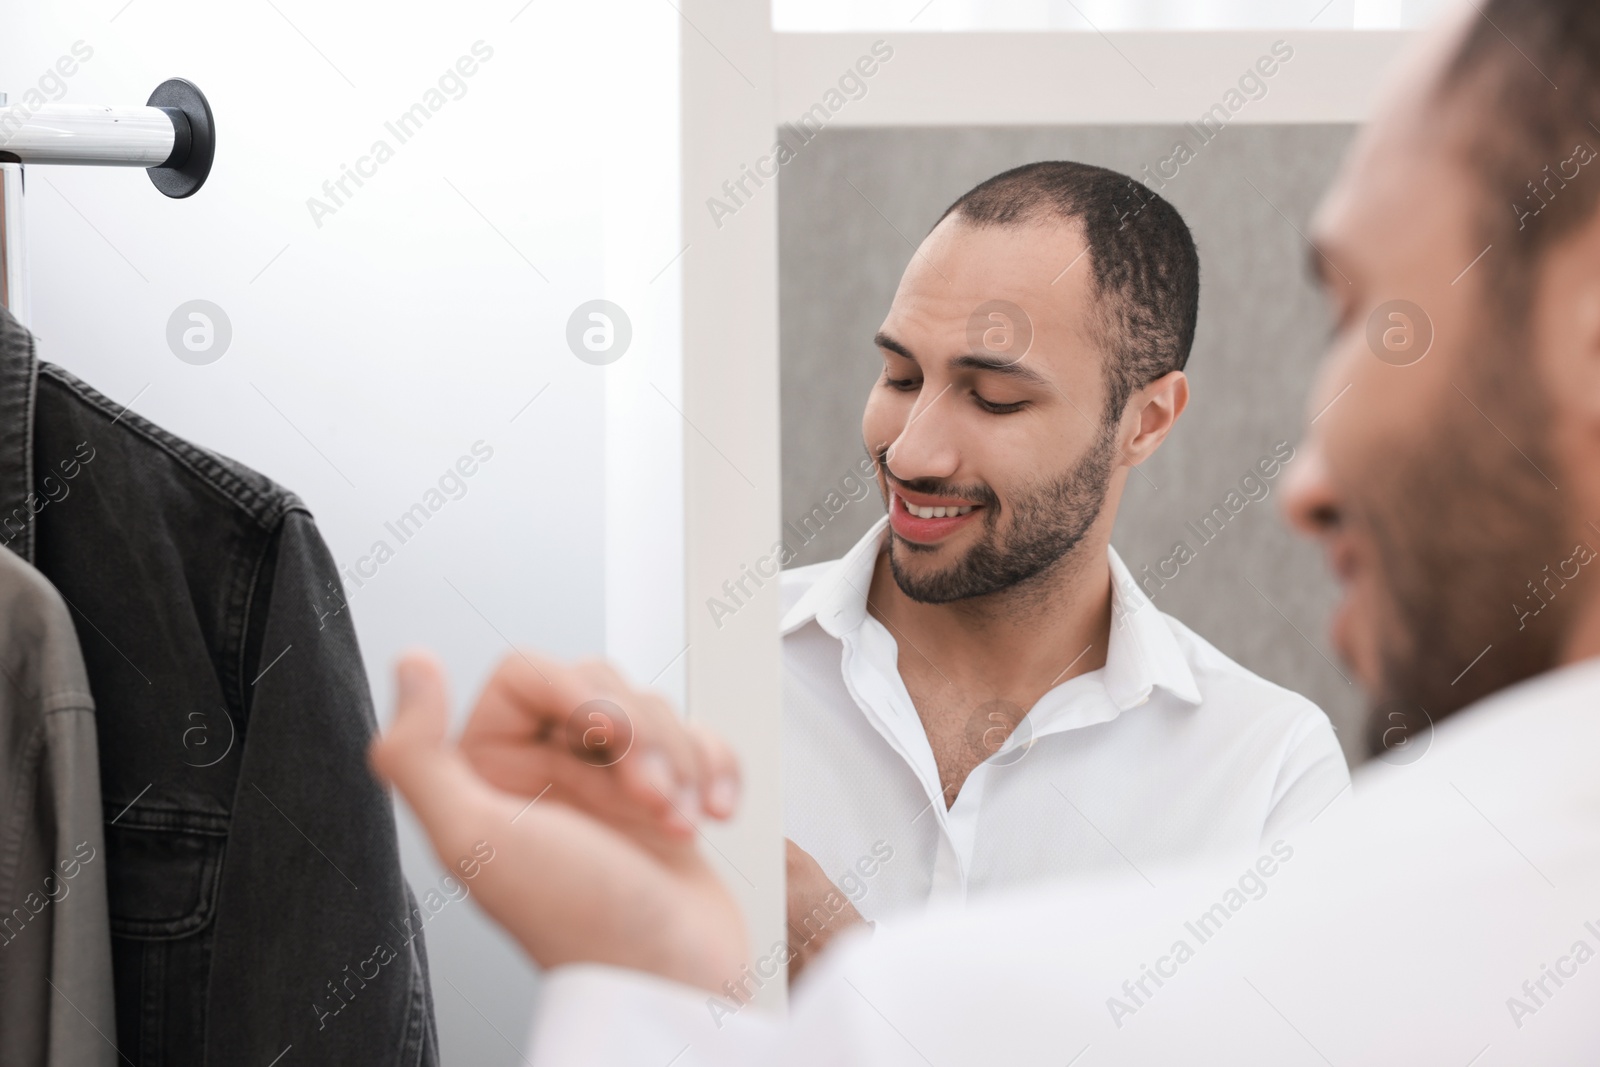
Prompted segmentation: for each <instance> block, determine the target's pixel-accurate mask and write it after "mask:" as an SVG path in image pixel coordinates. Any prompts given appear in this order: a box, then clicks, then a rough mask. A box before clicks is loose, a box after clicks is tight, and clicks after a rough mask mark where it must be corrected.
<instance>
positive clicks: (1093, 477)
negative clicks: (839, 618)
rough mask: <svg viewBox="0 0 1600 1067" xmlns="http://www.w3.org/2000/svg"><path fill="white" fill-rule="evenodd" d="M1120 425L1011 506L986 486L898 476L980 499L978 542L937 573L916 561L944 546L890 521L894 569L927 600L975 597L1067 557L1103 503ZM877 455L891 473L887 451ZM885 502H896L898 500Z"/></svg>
mask: <svg viewBox="0 0 1600 1067" xmlns="http://www.w3.org/2000/svg"><path fill="white" fill-rule="evenodd" d="M1115 431H1116V427H1115V426H1114V425H1113V426H1108V427H1106V428H1105V429H1104V430H1103V431H1102V432H1101V435H1100V438H1099V439H1098V440H1097V441H1096V442H1095V443H1094V445H1093V446H1091V447H1090V449H1089V451H1088V453H1087V454H1086V455H1084V456H1083V457H1082V458H1081V459H1079V460H1078V461H1077V463H1075V464H1074V465H1073V466H1072V468H1071V469H1070V470H1068V471H1067V472H1066V473H1064V474H1062V475H1060V476H1059V477H1057V478H1054V479H1051V480H1046V481H1043V482H1039V483H1036V484H1034V485H1030V486H1026V487H1024V488H1023V489H1021V490H1020V491H1018V492H1016V493H1013V494H1011V502H1010V504H1009V505H1007V506H1006V507H1002V506H1001V504H1000V500H999V497H998V496H997V495H996V493H995V492H994V490H993V489H991V488H990V487H989V486H987V485H972V486H957V485H952V484H949V483H946V482H941V481H939V480H937V479H932V478H920V479H917V480H915V481H909V482H899V484H901V485H903V486H905V488H906V489H907V490H909V491H911V492H914V493H928V494H930V495H934V496H947V497H956V498H959V499H962V500H970V501H972V502H974V503H976V504H981V505H982V506H983V515H982V523H983V526H982V532H981V534H980V536H979V540H978V543H977V544H975V545H973V546H972V547H971V548H969V549H967V551H966V553H965V554H963V555H962V557H961V558H960V559H958V560H956V561H955V562H954V563H951V564H949V565H948V566H945V567H943V568H941V569H939V570H936V571H932V572H929V571H927V570H924V569H922V568H919V567H916V566H914V565H913V564H912V560H914V559H915V558H916V557H917V556H919V555H920V556H929V555H932V554H933V553H934V552H937V551H940V550H941V547H942V546H939V545H921V544H917V543H915V542H912V541H907V540H905V539H904V538H902V537H900V536H899V535H898V534H896V533H895V532H894V528H893V527H892V526H891V527H890V528H889V569H890V572H891V573H892V574H893V575H894V580H895V584H897V585H898V586H899V587H900V591H901V592H903V593H905V595H906V596H908V597H910V598H911V599H912V600H915V601H918V602H920V603H923V604H948V603H950V602H952V601H956V600H970V599H972V598H975V597H984V596H989V595H991V594H993V593H999V592H1001V591H1003V590H1007V589H1012V590H1015V589H1016V588H1017V587H1019V586H1022V585H1023V584H1024V583H1027V582H1029V581H1030V579H1034V578H1037V577H1038V576H1039V575H1041V574H1043V573H1044V572H1046V571H1047V570H1049V569H1051V568H1052V567H1055V566H1056V565H1058V564H1060V563H1061V562H1062V561H1063V560H1064V559H1067V558H1068V557H1069V556H1070V555H1071V554H1072V552H1073V550H1074V549H1076V548H1077V547H1078V545H1079V543H1080V542H1082V540H1083V536H1084V534H1085V533H1087V532H1088V530H1089V527H1090V526H1092V525H1093V524H1094V521H1095V519H1096V518H1098V517H1099V515H1100V509H1101V507H1102V506H1103V505H1104V503H1105V499H1106V489H1107V487H1108V486H1109V484H1110V481H1111V472H1112V461H1113V459H1114V457H1115V456H1116V453H1117V447H1116V434H1115ZM877 460H878V465H879V467H881V468H882V470H883V471H884V473H885V476H887V475H888V472H889V465H888V460H887V450H885V451H884V452H881V453H880V454H879V455H878V456H877ZM897 481H898V480H897ZM885 495H886V496H887V493H886V494H885ZM885 503H886V504H887V505H888V506H889V507H893V506H894V501H893V499H886V500H885Z"/></svg>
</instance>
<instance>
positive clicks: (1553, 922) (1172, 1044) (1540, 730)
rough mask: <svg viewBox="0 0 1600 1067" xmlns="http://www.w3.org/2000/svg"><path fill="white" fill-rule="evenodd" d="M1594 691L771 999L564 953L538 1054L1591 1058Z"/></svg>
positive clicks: (879, 942) (910, 941)
mask: <svg viewBox="0 0 1600 1067" xmlns="http://www.w3.org/2000/svg"><path fill="white" fill-rule="evenodd" d="M1597 709H1600V658H1596V659H1591V660H1588V661H1586V662H1583V663H1579V664H1575V665H1572V666H1569V667H1566V668H1563V669H1561V670H1558V671H1554V672H1552V673H1550V674H1546V675H1543V676H1541V677H1538V678H1535V679H1532V680H1530V681H1527V682H1524V683H1522V684H1520V685H1517V686H1514V687H1512V688H1510V689H1508V690H1505V691H1503V692H1501V693H1499V694H1496V695H1495V696H1492V697H1490V698H1488V699H1486V700H1484V701H1482V702H1480V703H1479V704H1478V705H1476V706H1475V707H1474V708H1472V709H1469V710H1466V711H1462V712H1460V713H1458V714H1457V715H1456V716H1454V717H1452V718H1451V719H1450V721H1449V722H1447V723H1446V724H1444V725H1443V726H1442V727H1440V728H1439V729H1438V730H1437V731H1435V732H1434V734H1433V736H1432V739H1431V747H1429V748H1424V750H1423V751H1422V754H1421V756H1420V758H1417V759H1416V760H1415V761H1414V762H1412V763H1410V764H1407V765H1402V766H1387V765H1382V764H1368V765H1367V766H1366V767H1364V768H1363V769H1362V771H1361V773H1360V774H1359V775H1358V776H1357V778H1356V782H1355V786H1354V789H1353V790H1352V793H1353V795H1352V796H1351V798H1350V799H1349V800H1341V801H1340V802H1339V803H1338V804H1335V805H1333V807H1332V809H1331V810H1330V811H1329V812H1328V814H1327V816H1326V817H1323V818H1319V819H1317V820H1316V821H1315V822H1314V823H1313V824H1311V825H1309V826H1306V827H1303V828H1302V829H1301V830H1300V831H1298V832H1297V833H1295V834H1293V835H1290V836H1289V837H1288V838H1287V839H1286V840H1283V841H1276V840H1275V841H1274V842H1273V843H1272V844H1271V845H1270V846H1268V847H1263V848H1262V849H1260V850H1259V852H1258V853H1256V854H1254V855H1245V856H1239V857H1236V858H1232V859H1228V860H1224V861H1214V862H1212V863H1211V864H1209V865H1207V866H1206V867H1205V868H1195V869H1193V870H1187V871H1179V870H1175V869H1165V868H1163V869H1152V870H1151V871H1150V872H1149V873H1150V875H1151V880H1152V881H1153V882H1154V886H1147V885H1146V884H1145V883H1144V882H1143V881H1142V880H1140V878H1139V877H1138V876H1137V875H1133V874H1126V875H1122V876H1117V877H1107V878H1105V879H1087V880H1083V879H1079V880H1074V881H1072V882H1053V883H1041V884H1039V885H1035V886H1031V887H1028V888H1025V889H1021V890H1016V891H1012V892H1008V893H1002V894H995V895H992V896H990V897H987V898H985V899H984V900H983V901H982V902H981V903H975V904H974V905H972V906H971V907H967V908H963V909H960V910H956V909H948V908H941V909H930V910H929V911H928V912H927V913H925V914H924V915H922V916H920V917H918V918H916V919H914V920H908V921H906V922H903V923H899V924H892V925H891V926H890V927H889V928H887V929H884V930H880V931H879V932H877V933H875V934H872V935H871V936H866V935H865V934H864V932H860V931H855V932H851V933H849V934H846V935H845V936H844V937H842V938H841V939H840V941H839V943H838V944H837V947H830V949H829V951H828V952H827V953H826V954H824V956H823V957H822V958H821V959H819V960H818V961H817V962H816V963H815V964H813V965H812V967H811V969H809V970H808V971H807V972H806V975H805V977H804V978H802V980H801V983H800V985H799V987H798V988H797V989H796V990H795V991H794V999H793V1002H792V1005H791V1011H790V1013H789V1018H788V1019H787V1020H783V1019H780V1018H775V1017H774V1016H772V1015H770V1014H768V1013H766V1012H763V1011H762V1010H760V1009H759V1008H754V1007H751V1008H742V1009H741V1006H740V1005H739V1004H738V1003H737V1002H735V1001H733V1000H731V999H729V998H726V997H722V996H717V995H713V994H712V993H710V992H708V991H707V990H704V989H693V988H690V987H688V986H684V985H679V984H676V983H673V982H668V981H665V980H663V979H660V978H656V977H652V976H649V975H644V974H641V973H639V972H636V971H628V970H623V969H620V968H616V967H610V966H602V965H595V964H582V965H572V966H565V967H557V968H555V969H553V970H552V971H550V972H549V973H548V974H547V975H546V976H545V979H544V982H543V984H542V985H541V988H540V992H539V998H540V1000H539V1008H538V1015H537V1018H536V1020H535V1027H534V1052H533V1056H532V1062H533V1063H535V1064H537V1065H538V1067H546V1065H558V1064H569V1063H570V1064H578V1063H582V1064H585V1065H593V1067H606V1065H617V1067H621V1065H623V1064H649V1063H665V1062H667V1061H668V1060H669V1059H670V1060H671V1061H672V1063H673V1064H674V1067H732V1065H735V1064H764V1065H770V1067H799V1065H802V1064H815V1063H827V1064H830V1065H834V1067H858V1065H859V1067H866V1065H869V1064H870V1065H871V1067H897V1065H900V1064H905V1065H907V1067H927V1065H928V1064H930V1063H932V1064H938V1065H939V1067H964V1065H967V1064H974V1065H975V1064H991V1063H1006V1064H1054V1065H1057V1067H1059V1065H1061V1064H1065V1063H1078V1064H1079V1065H1080V1067H1089V1065H1090V1064H1093V1065H1095V1067H1113V1065H1124V1064H1125V1065H1128V1067H1145V1065H1149V1064H1169V1063H1226V1064H1230V1065H1238V1067H1252V1065H1259V1067H1269V1065H1270V1067H1281V1065H1283V1064H1300V1063H1304V1064H1324V1063H1334V1064H1361V1065H1362V1067H1412V1065H1415V1064H1420V1063H1428V1064H1434V1063H1440V1064H1461V1065H1465V1064H1475V1065H1477V1067H1491V1065H1496V1067H1498V1065H1501V1064H1539V1065H1541V1067H1591V1065H1593V1064H1595V1063H1600V1024H1597V1023H1596V1020H1597V1018H1600V775H1597V774H1596V773H1595V762H1596V759H1597V753H1600V714H1597V713H1596V711H1597ZM782 948H783V946H782V945H779V946H776V950H777V951H778V952H779V953H780V955H779V956H778V957H777V959H778V963H777V972H776V973H778V974H781V973H782V956H781V951H782ZM758 955H760V956H762V957H763V958H764V957H765V956H766V955H767V954H765V953H760V951H759V950H758ZM757 966H758V967H759V966H760V962H759V961H758V963H757ZM768 973H771V972H768Z"/></svg>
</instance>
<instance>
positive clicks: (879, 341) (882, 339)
mask: <svg viewBox="0 0 1600 1067" xmlns="http://www.w3.org/2000/svg"><path fill="white" fill-rule="evenodd" d="M872 343H873V344H875V345H877V346H878V347H879V348H887V349H888V350H889V351H891V352H893V353H894V354H895V355H897V356H903V357H904V358H906V359H909V360H910V361H911V362H913V363H915V362H916V361H917V357H916V356H913V355H912V354H911V349H909V348H907V347H906V346H905V345H903V344H901V343H900V342H899V341H896V340H895V339H894V338H893V337H890V336H889V335H888V334H886V333H884V332H883V331H882V330H879V331H878V333H877V336H875V337H873V339H872Z"/></svg>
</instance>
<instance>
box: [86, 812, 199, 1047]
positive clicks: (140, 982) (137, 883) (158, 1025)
mask: <svg viewBox="0 0 1600 1067" xmlns="http://www.w3.org/2000/svg"><path fill="white" fill-rule="evenodd" d="M227 828H228V824H227V820H226V819H224V818H220V817H218V816H212V815H199V814H194V813H187V812H170V811H151V810H148V809H145V810H142V811H141V810H139V809H130V810H128V811H126V812H124V813H123V814H122V815H121V816H120V817H118V819H117V821H116V823H115V824H110V823H108V824H107V825H106V827H105V835H106V861H107V862H106V879H107V891H108V896H109V898H110V900H109V903H110V911H111V948H112V964H113V968H114V970H115V979H116V1011H117V1044H118V1045H119V1046H120V1049H121V1051H122V1053H123V1055H124V1056H126V1057H127V1058H128V1059H129V1060H131V1061H132V1062H133V1063H135V1064H140V1065H143V1064H164V1065H171V1067H189V1065H193V1067H200V1065H201V1064H203V1062H204V1056H205V1033H206V987H207V983H208V980H209V978H210V972H211V955H212V944H213V940H214V937H213V934H214V927H213V923H212V920H213V918H214V917H215V915H216V908H217V894H218V887H219V885H220V883H221V875H222V859H223V852H224V850H225V847H226V845H227Z"/></svg>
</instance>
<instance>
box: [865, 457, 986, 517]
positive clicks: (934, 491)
mask: <svg viewBox="0 0 1600 1067" xmlns="http://www.w3.org/2000/svg"><path fill="white" fill-rule="evenodd" d="M888 457H889V450H888V449H886V448H885V449H882V450H880V451H879V452H878V455H877V456H876V459H877V462H878V468H879V469H880V470H882V471H883V480H884V481H885V482H886V483H887V484H888V485H889V487H890V488H900V489H904V490H905V491H906V492H908V493H926V494H927V495H928V496H945V497H954V498H955V499H957V500H970V501H972V502H973V503H974V504H981V505H983V506H984V507H986V508H988V509H989V510H990V512H991V514H992V513H993V512H994V511H996V510H998V508H999V506H1000V497H999V496H998V495H997V494H996V493H995V491H994V490H993V489H990V488H989V487H988V486H987V485H983V484H981V483H980V484H976V485H957V484H955V483H954V482H947V481H944V480H942V479H939V478H912V479H909V480H907V479H904V478H899V477H896V476H895V473H894V471H892V470H890V469H889V458H888Z"/></svg>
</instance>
